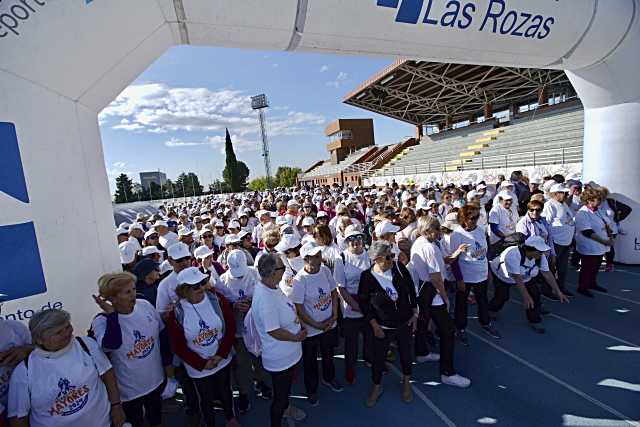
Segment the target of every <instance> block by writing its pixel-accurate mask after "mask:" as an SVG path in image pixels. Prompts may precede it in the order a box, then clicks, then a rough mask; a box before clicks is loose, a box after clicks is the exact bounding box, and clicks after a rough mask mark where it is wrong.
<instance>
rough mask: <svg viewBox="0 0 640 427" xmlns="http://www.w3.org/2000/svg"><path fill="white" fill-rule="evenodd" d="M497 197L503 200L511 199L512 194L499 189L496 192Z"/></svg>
mask: <svg viewBox="0 0 640 427" xmlns="http://www.w3.org/2000/svg"><path fill="white" fill-rule="evenodd" d="M498 197H499V198H501V199H503V200H511V199H513V196H512V195H511V193H510V192H508V191H501V192H499V193H498Z"/></svg>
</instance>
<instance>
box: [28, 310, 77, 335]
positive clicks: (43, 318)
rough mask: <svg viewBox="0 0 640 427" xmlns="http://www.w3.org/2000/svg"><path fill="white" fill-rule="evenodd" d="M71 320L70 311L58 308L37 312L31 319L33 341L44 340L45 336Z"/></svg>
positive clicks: (30, 327) (30, 328) (30, 326)
mask: <svg viewBox="0 0 640 427" xmlns="http://www.w3.org/2000/svg"><path fill="white" fill-rule="evenodd" d="M70 320H71V315H70V314H69V312H67V311H64V310H59V309H56V308H53V309H47V310H40V311H38V312H36V313H35V314H34V315H33V316H32V317H31V319H30V320H29V330H30V331H31V337H32V339H33V342H34V343H38V342H42V341H43V338H44V337H46V336H47V335H49V334H50V333H51V332H52V331H54V330H55V329H58V328H60V327H61V326H63V325H64V324H65V323H66V322H69V321H70Z"/></svg>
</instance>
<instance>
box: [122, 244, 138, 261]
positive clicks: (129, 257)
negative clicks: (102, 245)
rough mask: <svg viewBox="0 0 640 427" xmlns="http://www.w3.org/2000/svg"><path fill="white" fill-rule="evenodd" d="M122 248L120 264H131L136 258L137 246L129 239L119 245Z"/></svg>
mask: <svg viewBox="0 0 640 427" xmlns="http://www.w3.org/2000/svg"><path fill="white" fill-rule="evenodd" d="M118 248H119V249H120V264H131V263H132V262H133V260H135V259H136V248H135V246H133V245H132V244H131V243H130V242H129V241H126V242H122V243H120V244H119V245H118Z"/></svg>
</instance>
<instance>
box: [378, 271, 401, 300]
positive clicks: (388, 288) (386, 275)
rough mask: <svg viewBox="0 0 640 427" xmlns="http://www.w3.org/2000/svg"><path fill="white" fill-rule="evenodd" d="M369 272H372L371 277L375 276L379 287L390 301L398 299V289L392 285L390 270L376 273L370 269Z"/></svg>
mask: <svg viewBox="0 0 640 427" xmlns="http://www.w3.org/2000/svg"><path fill="white" fill-rule="evenodd" d="M371 274H373V277H375V278H376V280H377V281H378V283H379V284H380V287H381V288H382V289H384V291H385V292H386V293H387V296H388V297H389V299H391V301H393V302H395V301H398V291H397V290H396V287H395V286H393V272H392V270H391V269H389V270H387V271H385V272H383V273H377V272H375V271H373V270H371Z"/></svg>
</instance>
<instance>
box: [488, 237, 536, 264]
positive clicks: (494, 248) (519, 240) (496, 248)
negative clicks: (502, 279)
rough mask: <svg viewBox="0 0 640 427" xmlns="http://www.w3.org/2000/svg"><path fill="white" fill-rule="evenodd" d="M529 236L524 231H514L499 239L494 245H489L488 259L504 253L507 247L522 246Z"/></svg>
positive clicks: (491, 259) (490, 259)
mask: <svg viewBox="0 0 640 427" xmlns="http://www.w3.org/2000/svg"><path fill="white" fill-rule="evenodd" d="M526 239H527V237H526V236H525V235H524V234H523V233H518V232H516V233H513V234H511V235H509V236H507V237H505V238H504V239H501V240H498V241H497V242H495V243H494V244H492V245H489V247H488V249H487V259H488V260H489V261H493V260H494V259H495V258H497V257H499V256H500V255H502V252H504V251H505V250H506V249H507V248H510V247H512V246H519V247H522V246H523V245H524V241H525V240H526Z"/></svg>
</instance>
